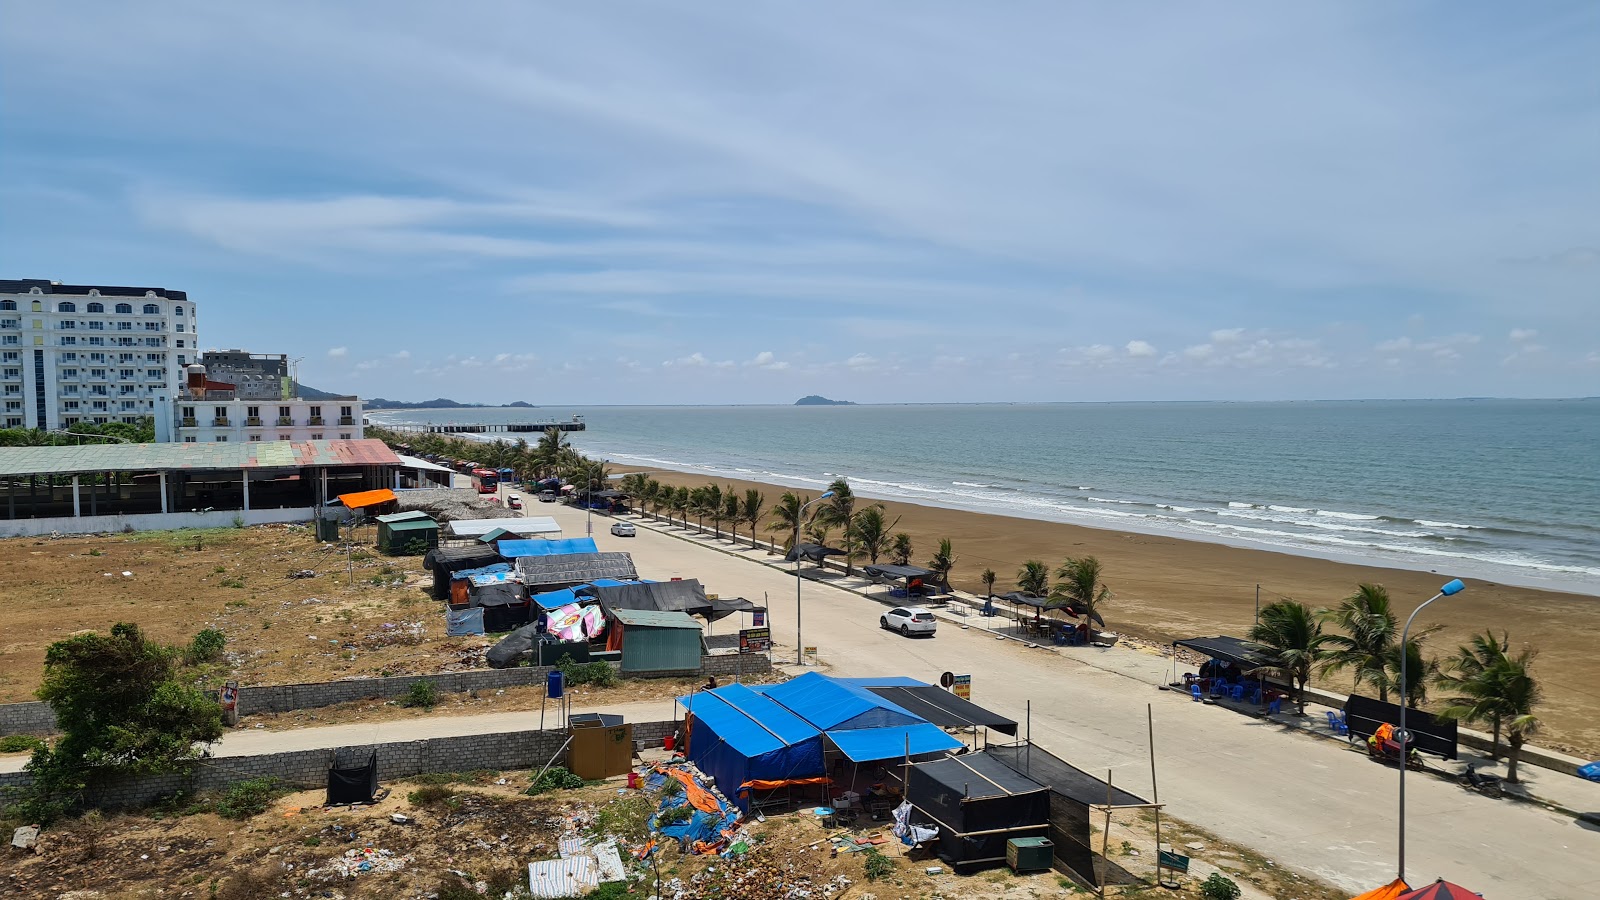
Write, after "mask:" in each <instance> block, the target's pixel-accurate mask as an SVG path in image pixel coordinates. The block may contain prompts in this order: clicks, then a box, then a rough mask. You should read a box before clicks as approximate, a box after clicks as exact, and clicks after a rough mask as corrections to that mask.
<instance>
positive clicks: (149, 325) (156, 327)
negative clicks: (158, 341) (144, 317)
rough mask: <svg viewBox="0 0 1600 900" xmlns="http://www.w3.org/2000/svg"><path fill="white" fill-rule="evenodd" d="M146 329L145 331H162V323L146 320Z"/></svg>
mask: <svg viewBox="0 0 1600 900" xmlns="http://www.w3.org/2000/svg"><path fill="white" fill-rule="evenodd" d="M144 330H145V331H160V330H161V323H160V322H146V323H144Z"/></svg>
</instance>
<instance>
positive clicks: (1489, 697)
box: [1439, 648, 1544, 783]
mask: <svg viewBox="0 0 1600 900" xmlns="http://www.w3.org/2000/svg"><path fill="white" fill-rule="evenodd" d="M1463 649H1466V648H1463ZM1534 656H1535V653H1534V651H1533V650H1531V649H1527V650H1523V651H1522V652H1521V653H1519V654H1517V655H1516V656H1510V655H1506V656H1502V657H1501V658H1500V660H1499V661H1498V662H1495V663H1494V664H1493V665H1491V666H1489V667H1488V668H1487V669H1484V670H1483V671H1482V672H1481V673H1479V674H1478V676H1477V677H1475V678H1473V679H1472V680H1470V681H1467V682H1462V683H1460V685H1459V686H1458V688H1457V689H1458V690H1459V691H1460V694H1459V695H1457V696H1454V697H1449V698H1446V700H1445V702H1446V704H1447V705H1446V706H1445V707H1444V709H1441V710H1440V711H1439V715H1440V717H1441V718H1446V719H1460V720H1463V721H1467V722H1483V721H1490V720H1496V719H1497V720H1498V721H1499V722H1500V724H1501V726H1502V727H1504V728H1505V730H1506V742H1507V743H1509V744H1510V745H1511V749H1510V752H1508V753H1507V754H1506V781H1509V782H1512V783H1515V782H1516V781H1517V763H1518V762H1520V761H1521V758H1522V745H1523V744H1524V743H1526V742H1527V739H1528V735H1530V734H1533V733H1534V732H1535V731H1538V730H1539V726H1540V724H1541V723H1540V721H1539V717H1538V716H1535V715H1534V714H1533V710H1534V708H1535V707H1537V706H1538V705H1539V702H1540V701H1541V700H1543V699H1544V691H1543V690H1542V689H1540V687H1539V682H1538V681H1536V680H1534V677H1533V675H1532V673H1531V672H1530V669H1531V668H1532V666H1533V659H1534Z"/></svg>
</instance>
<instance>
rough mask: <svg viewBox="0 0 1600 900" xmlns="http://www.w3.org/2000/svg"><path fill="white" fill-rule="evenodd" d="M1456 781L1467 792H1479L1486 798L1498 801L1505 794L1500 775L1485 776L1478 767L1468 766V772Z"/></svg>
mask: <svg viewBox="0 0 1600 900" xmlns="http://www.w3.org/2000/svg"><path fill="white" fill-rule="evenodd" d="M1456 781H1458V782H1460V784H1461V786H1462V787H1464V788H1466V789H1467V790H1469V791H1477V792H1478V793H1480V794H1482V795H1484V796H1485V797H1494V798H1496V799H1498V798H1499V797H1500V796H1501V795H1503V794H1504V793H1505V792H1504V790H1503V789H1502V787H1501V781H1500V776H1499V775H1483V774H1481V773H1479V772H1478V767H1477V766H1474V765H1468V766H1467V771H1465V772H1463V773H1462V774H1461V775H1460V776H1459V777H1457V778H1456Z"/></svg>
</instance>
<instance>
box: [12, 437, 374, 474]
mask: <svg viewBox="0 0 1600 900" xmlns="http://www.w3.org/2000/svg"><path fill="white" fill-rule="evenodd" d="M399 464H400V459H399V457H397V456H395V455H394V452H393V451H391V450H390V449H389V448H388V447H387V446H385V445H384V443H383V441H379V440H360V441H240V442H232V441H229V442H225V443H206V444H202V443H199V442H196V443H193V444H177V443H170V444H93V445H90V444H85V445H83V446H81V447H4V448H0V476H17V475H70V474H73V473H81V472H160V471H170V470H173V469H270V468H286V469H292V468H300V467H316V466H397V465H399Z"/></svg>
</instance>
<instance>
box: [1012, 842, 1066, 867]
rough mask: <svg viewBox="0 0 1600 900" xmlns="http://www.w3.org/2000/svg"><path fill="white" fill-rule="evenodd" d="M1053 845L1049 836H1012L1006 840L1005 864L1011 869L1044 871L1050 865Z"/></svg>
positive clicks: (1053, 853)
mask: <svg viewBox="0 0 1600 900" xmlns="http://www.w3.org/2000/svg"><path fill="white" fill-rule="evenodd" d="M1054 855H1055V845H1054V844H1052V843H1050V839H1049V838H1012V839H1010V840H1008V841H1006V865H1008V866H1010V867H1011V871H1013V872H1017V873H1019V874H1020V873H1023V872H1044V871H1048V870H1049V869H1050V867H1051V865H1052V857H1053V856H1054Z"/></svg>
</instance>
